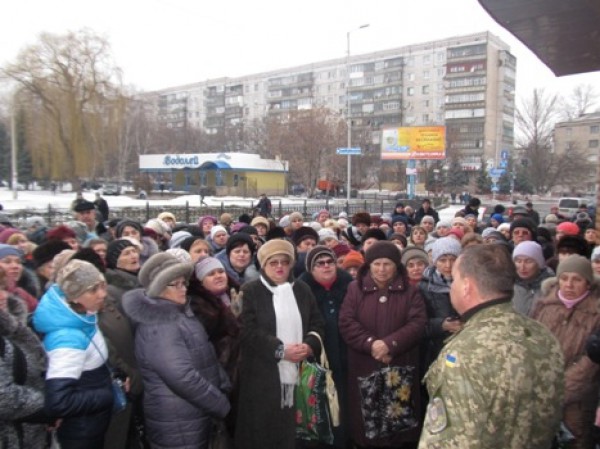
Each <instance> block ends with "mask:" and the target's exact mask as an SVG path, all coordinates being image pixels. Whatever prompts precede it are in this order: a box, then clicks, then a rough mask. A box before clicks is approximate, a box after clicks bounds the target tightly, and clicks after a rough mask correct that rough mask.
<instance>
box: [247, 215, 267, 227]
mask: <svg viewBox="0 0 600 449" xmlns="http://www.w3.org/2000/svg"><path fill="white" fill-rule="evenodd" d="M250 225H251V226H255V227H256V226H257V225H263V226H264V227H266V228H267V229H269V228H270V227H271V226H270V225H269V220H267V219H266V218H265V217H261V216H258V217H254V218H253V219H252V221H251V222H250Z"/></svg>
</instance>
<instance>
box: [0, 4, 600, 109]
mask: <svg viewBox="0 0 600 449" xmlns="http://www.w3.org/2000/svg"><path fill="white" fill-rule="evenodd" d="M2 15H3V21H2V25H1V26H0V64H4V63H6V62H8V61H11V60H12V59H13V58H14V57H15V56H16V55H17V53H18V51H19V50H20V49H22V48H23V47H25V46H27V45H28V44H31V43H34V42H35V41H36V39H37V36H38V34H39V33H40V32H43V31H48V32H52V33H64V32H66V31H67V30H78V29H80V28H83V27H88V28H90V29H92V30H94V31H95V32H97V33H99V34H103V35H104V36H106V37H107V38H108V40H109V41H110V43H111V45H112V50H113V54H114V57H115V59H116V62H117V64H118V65H119V66H120V67H121V69H122V70H123V75H124V80H125V82H126V83H127V84H129V85H134V86H136V87H137V88H138V89H141V90H153V89H160V88H165V87H171V86H177V85H181V84H186V83H193V82H197V81H203V80H206V79H212V78H220V77H223V76H230V77H235V76H240V75H246V74H251V73H259V72H263V71H268V70H274V69H280V68H285V67H291V66H295V65H301V64H306V63H311V62H316V61H322V60H327V59H332V58H339V57H344V56H345V54H346V32H347V31H349V30H354V29H356V28H358V27H359V26H360V25H362V24H366V23H368V24H369V25H370V26H369V27H368V28H365V29H361V30H360V31H355V32H353V33H352V35H351V36H352V38H351V52H352V54H360V53H367V52H371V51H377V50H384V49H388V48H393V47H398V46H404V45H409V44H415V43H421V42H426V41H430V40H436V39H442V38H446V37H451V36H455V35H462V34H470V33H474V32H481V31H488V30H489V31H491V32H492V33H493V34H495V35H497V36H499V37H500V38H501V39H503V40H504V41H505V42H507V43H508V44H509V45H510V47H511V51H512V53H513V54H514V55H515V56H516V57H517V95H518V97H521V98H522V97H523V96H526V97H528V96H529V95H530V94H531V92H532V90H533V89H534V88H536V87H543V88H545V89H546V90H548V91H552V92H559V93H563V94H568V93H569V92H570V91H571V90H572V88H573V87H574V86H576V85H577V84H592V85H595V86H600V72H594V73H591V74H584V75H575V76H568V77H561V78H556V77H555V76H554V75H553V74H552V72H551V71H550V70H549V69H548V68H547V67H546V66H545V65H544V64H542V63H541V62H540V61H539V59H538V58H537V57H536V56H535V55H534V54H533V53H532V52H531V51H529V50H528V49H527V48H526V47H525V46H524V45H523V44H521V43H520V42H519V41H518V40H517V39H516V38H514V37H513V36H512V35H511V34H510V33H509V32H508V31H506V30H504V29H503V28H502V27H500V26H499V25H498V24H497V23H496V22H495V21H494V20H493V19H491V18H490V17H489V16H488V14H487V13H486V12H485V11H484V10H483V8H482V7H481V6H480V5H479V3H478V2H477V0H452V1H449V0H412V1H409V0H378V1H375V2H366V1H365V0H361V1H358V0H304V1H302V2H283V1H275V0H255V1H248V0H229V1H215V2H211V1H198V0H103V1H101V2H99V1H91V0H59V1H55V2H51V1H48V0H19V1H12V2H10V3H8V4H7V5H5V6H4V8H3V14H2ZM597 89H598V87H597Z"/></svg>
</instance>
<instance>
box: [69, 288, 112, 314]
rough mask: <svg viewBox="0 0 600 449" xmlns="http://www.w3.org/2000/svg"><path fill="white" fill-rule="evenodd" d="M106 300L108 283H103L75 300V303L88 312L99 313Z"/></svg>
mask: <svg viewBox="0 0 600 449" xmlns="http://www.w3.org/2000/svg"><path fill="white" fill-rule="evenodd" d="M104 298H106V282H101V283H99V284H97V285H96V286H94V287H93V288H91V289H89V290H86V291H85V293H83V294H82V295H81V296H79V297H78V298H75V299H74V300H73V302H75V303H77V304H79V305H80V306H81V307H83V308H84V309H85V310H86V312H97V311H98V310H100V309H102V306H103V305H104Z"/></svg>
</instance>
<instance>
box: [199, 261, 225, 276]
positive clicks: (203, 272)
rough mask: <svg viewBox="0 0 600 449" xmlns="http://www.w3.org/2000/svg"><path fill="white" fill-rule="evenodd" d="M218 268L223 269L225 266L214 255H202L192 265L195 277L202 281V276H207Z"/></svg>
mask: <svg viewBox="0 0 600 449" xmlns="http://www.w3.org/2000/svg"><path fill="white" fill-rule="evenodd" d="M218 269H221V270H224V269H225V267H224V266H223V264H222V263H221V261H220V260H219V259H217V258H216V257H204V258H202V259H200V260H199V261H198V262H196V266H195V267H194V273H195V275H196V279H198V280H199V281H200V282H202V281H203V280H204V278H205V277H206V276H208V275H209V274H210V273H211V272H212V271H214V270H218Z"/></svg>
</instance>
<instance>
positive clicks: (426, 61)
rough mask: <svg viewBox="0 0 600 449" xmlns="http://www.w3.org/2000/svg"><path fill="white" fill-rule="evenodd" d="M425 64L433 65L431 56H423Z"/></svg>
mask: <svg viewBox="0 0 600 449" xmlns="http://www.w3.org/2000/svg"><path fill="white" fill-rule="evenodd" d="M423 64H431V56H430V55H423Z"/></svg>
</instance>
